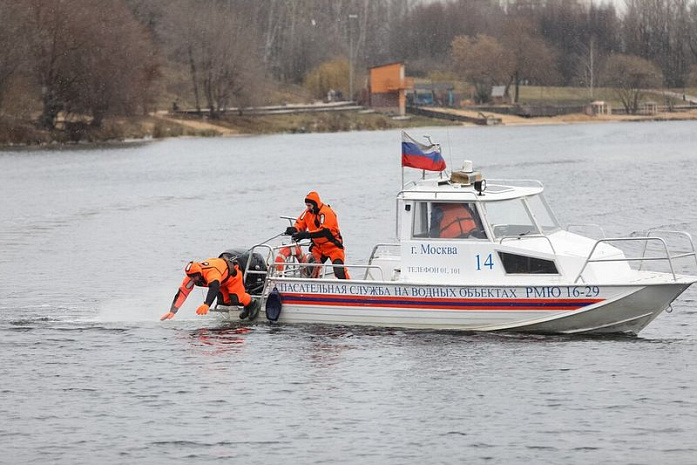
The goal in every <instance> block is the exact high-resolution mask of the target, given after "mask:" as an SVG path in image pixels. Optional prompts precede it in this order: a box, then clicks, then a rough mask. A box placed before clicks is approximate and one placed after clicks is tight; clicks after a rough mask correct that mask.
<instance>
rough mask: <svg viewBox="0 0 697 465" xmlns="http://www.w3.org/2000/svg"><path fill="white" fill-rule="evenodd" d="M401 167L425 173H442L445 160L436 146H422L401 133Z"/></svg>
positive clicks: (404, 133)
mask: <svg viewBox="0 0 697 465" xmlns="http://www.w3.org/2000/svg"><path fill="white" fill-rule="evenodd" d="M402 166H408V167H411V168H418V169H420V170H427V171H443V170H444V169H445V160H443V157H442V155H441V154H440V150H439V147H438V145H436V144H433V145H424V144H420V143H418V142H416V141H415V140H414V139H412V138H411V137H409V135H408V134H407V133H406V132H404V131H402Z"/></svg>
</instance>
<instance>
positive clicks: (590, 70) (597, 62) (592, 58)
mask: <svg viewBox="0 0 697 465" xmlns="http://www.w3.org/2000/svg"><path fill="white" fill-rule="evenodd" d="M601 68H602V57H601V56H600V55H599V53H598V47H597V45H596V40H595V37H594V36H591V38H590V41H589V43H588V44H587V46H580V47H579V53H578V65H577V78H578V83H579V84H580V85H582V86H584V87H586V88H588V97H589V98H590V99H593V92H594V90H595V88H596V86H597V85H598V81H599V80H600V69H601Z"/></svg>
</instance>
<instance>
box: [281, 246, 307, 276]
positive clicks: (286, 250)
mask: <svg viewBox="0 0 697 465" xmlns="http://www.w3.org/2000/svg"><path fill="white" fill-rule="evenodd" d="M291 257H295V259H296V260H297V261H298V263H307V256H305V254H304V253H303V250H302V249H301V248H300V246H299V245H297V244H295V245H289V246H286V247H283V248H282V249H281V250H279V251H278V255H276V259H275V261H276V270H277V271H278V272H279V273H283V272H284V271H285V269H286V263H288V260H290V259H291Z"/></svg>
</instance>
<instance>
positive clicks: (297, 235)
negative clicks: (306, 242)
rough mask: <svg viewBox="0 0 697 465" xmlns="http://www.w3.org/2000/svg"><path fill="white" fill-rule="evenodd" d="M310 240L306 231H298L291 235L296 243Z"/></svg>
mask: <svg viewBox="0 0 697 465" xmlns="http://www.w3.org/2000/svg"><path fill="white" fill-rule="evenodd" d="M309 238H310V233H309V232H308V231H300V232H296V233H295V234H293V240H294V241H296V242H298V241H302V240H303V239H309Z"/></svg>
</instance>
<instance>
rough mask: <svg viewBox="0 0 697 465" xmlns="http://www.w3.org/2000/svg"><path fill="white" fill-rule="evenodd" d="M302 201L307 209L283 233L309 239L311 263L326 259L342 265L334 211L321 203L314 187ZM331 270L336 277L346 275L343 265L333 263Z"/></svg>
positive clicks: (296, 237) (341, 247) (342, 253)
mask: <svg viewBox="0 0 697 465" xmlns="http://www.w3.org/2000/svg"><path fill="white" fill-rule="evenodd" d="M305 205H306V207H307V209H306V210H305V211H303V212H302V214H300V216H299V217H298V219H297V220H296V221H295V226H291V227H289V228H287V229H286V231H285V234H286V235H288V236H293V240H295V241H301V240H303V239H311V240H312V245H311V246H310V252H311V254H312V255H311V257H310V259H309V262H310V263H312V262H314V263H324V262H326V261H327V259H329V260H331V262H332V263H333V264H334V265H343V264H344V263H345V261H346V258H345V255H344V240H343V239H342V238H341V232H339V222H338V220H337V218H336V213H334V210H332V208H331V207H330V206H329V205H327V204H323V203H322V201H321V200H320V198H319V194H318V193H317V192H315V191H312V192H310V193H309V194H307V196H306V197H305ZM316 270H317V271H319V268H316ZM334 274H335V275H336V277H337V278H339V279H349V275H348V271H346V268H345V267H343V266H335V267H334ZM314 275H315V274H313V276H314Z"/></svg>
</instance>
